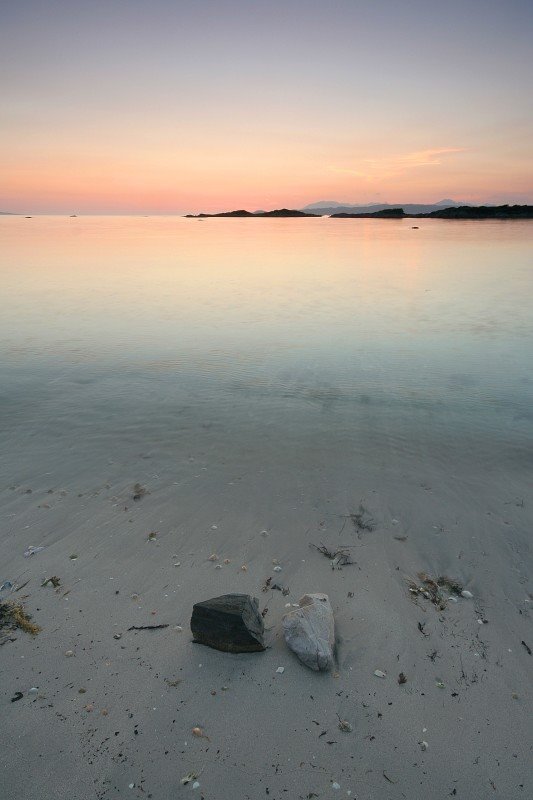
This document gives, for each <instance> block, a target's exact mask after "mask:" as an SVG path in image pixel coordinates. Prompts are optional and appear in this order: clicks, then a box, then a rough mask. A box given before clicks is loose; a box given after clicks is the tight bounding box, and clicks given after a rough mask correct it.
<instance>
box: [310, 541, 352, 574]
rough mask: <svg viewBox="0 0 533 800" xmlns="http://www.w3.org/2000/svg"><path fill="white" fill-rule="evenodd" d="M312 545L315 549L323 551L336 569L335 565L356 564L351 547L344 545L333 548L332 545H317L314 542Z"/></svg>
mask: <svg viewBox="0 0 533 800" xmlns="http://www.w3.org/2000/svg"><path fill="white" fill-rule="evenodd" d="M311 547H314V549H315V550H318V552H319V553H322V555H323V556H325V557H326V558H328V559H329V560H330V561H331V566H332V569H335V567H344V566H347V565H348V564H355V561H354V560H353V558H352V556H351V554H350V552H349V549H350V548H349V547H345V546H342V547H336V548H335V549H332V548H331V547H326V545H325V544H320V545H316V544H313V543H311Z"/></svg>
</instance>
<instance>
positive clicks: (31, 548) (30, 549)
mask: <svg viewBox="0 0 533 800" xmlns="http://www.w3.org/2000/svg"><path fill="white" fill-rule="evenodd" d="M41 550H44V545H42V546H41V547H34V546H33V545H32V544H30V546H29V547H28V548H27V549H26V550H24V558H29V557H30V556H34V555H35V553H40V552H41Z"/></svg>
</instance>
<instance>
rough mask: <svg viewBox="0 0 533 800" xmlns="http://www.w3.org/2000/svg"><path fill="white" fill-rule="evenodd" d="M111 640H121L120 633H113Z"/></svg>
mask: <svg viewBox="0 0 533 800" xmlns="http://www.w3.org/2000/svg"><path fill="white" fill-rule="evenodd" d="M113 639H122V634H121V633H115V634H114V635H113Z"/></svg>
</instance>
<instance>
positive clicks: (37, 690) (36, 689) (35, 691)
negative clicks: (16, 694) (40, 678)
mask: <svg viewBox="0 0 533 800" xmlns="http://www.w3.org/2000/svg"><path fill="white" fill-rule="evenodd" d="M38 693H39V689H38V688H37V687H36V686H32V687H31V689H29V690H28V694H38Z"/></svg>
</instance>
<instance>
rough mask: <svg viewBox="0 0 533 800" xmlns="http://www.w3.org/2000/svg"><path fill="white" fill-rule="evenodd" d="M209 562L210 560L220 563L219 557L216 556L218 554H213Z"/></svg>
mask: <svg viewBox="0 0 533 800" xmlns="http://www.w3.org/2000/svg"><path fill="white" fill-rule="evenodd" d="M208 560H209V561H218V556H217V554H216V553H212V554H211V555H210V556H209V559H208Z"/></svg>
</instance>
